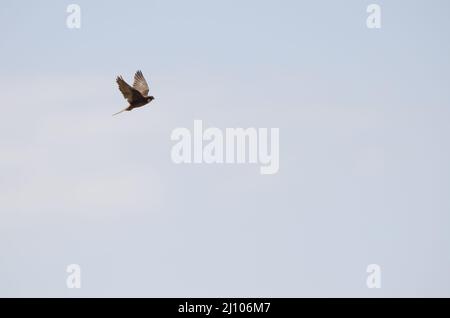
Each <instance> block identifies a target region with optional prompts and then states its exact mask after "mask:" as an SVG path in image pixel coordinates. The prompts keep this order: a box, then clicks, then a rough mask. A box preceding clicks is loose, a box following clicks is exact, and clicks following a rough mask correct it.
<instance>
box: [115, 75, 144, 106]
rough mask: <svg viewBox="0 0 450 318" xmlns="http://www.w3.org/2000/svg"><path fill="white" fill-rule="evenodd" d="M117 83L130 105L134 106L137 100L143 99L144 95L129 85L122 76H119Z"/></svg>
mask: <svg viewBox="0 0 450 318" xmlns="http://www.w3.org/2000/svg"><path fill="white" fill-rule="evenodd" d="M116 82H117V84H118V85H119V89H120V91H121V92H122V95H123V97H125V98H126V99H127V100H128V102H129V103H130V104H132V103H133V102H134V101H136V100H139V99H142V98H143V97H142V94H141V93H140V92H139V91H138V90H136V89H135V88H133V87H131V86H130V85H128V83H127V82H125V81H124V79H123V78H122V76H118V77H117V79H116Z"/></svg>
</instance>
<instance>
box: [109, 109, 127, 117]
mask: <svg viewBox="0 0 450 318" xmlns="http://www.w3.org/2000/svg"><path fill="white" fill-rule="evenodd" d="M127 108H128V107H127ZM127 108H124V109H122V110H121V111H120V112H117V113H115V114H112V115H113V116H115V115H118V114H120V113H121V112H124V111H126V110H127Z"/></svg>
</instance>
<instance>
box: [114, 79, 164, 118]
mask: <svg viewBox="0 0 450 318" xmlns="http://www.w3.org/2000/svg"><path fill="white" fill-rule="evenodd" d="M116 82H117V84H118V85H119V90H120V91H121V92H122V95H123V97H124V98H126V99H127V101H128V104H129V105H128V106H127V107H126V108H125V109H122V110H121V111H120V112H118V113H115V114H113V116H114V115H117V114H120V113H121V112H124V111H130V110H132V109H133V108H137V107H142V106H144V105H147V104H148V103H150V102H151V101H152V100H154V99H155V98H154V97H153V96H148V91H149V88H148V84H147V81H146V80H145V78H144V75H142V72H141V71H137V72H136V74H134V83H133V87H131V86H130V85H128V83H127V82H125V81H124V79H123V78H122V76H118V77H117V79H116Z"/></svg>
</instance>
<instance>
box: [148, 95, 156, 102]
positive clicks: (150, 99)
mask: <svg viewBox="0 0 450 318" xmlns="http://www.w3.org/2000/svg"><path fill="white" fill-rule="evenodd" d="M154 99H155V98H154V97H153V96H148V97H147V102H149V103H150V102H151V101H152V100H154Z"/></svg>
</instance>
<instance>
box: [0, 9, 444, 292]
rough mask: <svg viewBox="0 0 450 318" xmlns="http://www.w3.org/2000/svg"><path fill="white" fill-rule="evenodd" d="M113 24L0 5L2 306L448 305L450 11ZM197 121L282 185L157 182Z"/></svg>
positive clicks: (150, 12)
mask: <svg viewBox="0 0 450 318" xmlns="http://www.w3.org/2000/svg"><path fill="white" fill-rule="evenodd" d="M73 2H75V3H77V4H79V5H80V6H81V9H82V27H81V29H80V30H69V29H67V28H66V24H65V20H66V17H67V13H66V6H67V5H68V4H70V3H73ZM111 2H112V1H56V0H55V1H40V2H39V3H37V2H32V1H5V0H3V1H2V2H1V3H0V35H1V37H0V38H1V41H0V56H1V58H0V69H1V75H0V84H1V87H2V89H1V90H0V100H1V106H0V107H1V114H2V116H0V296H61V297H78V296H161V297H162V296H179V297H185V296H186V297H187V296H210V297H215V296H268V297H270V296H287V297H298V296H342V297H346V296H359V297H379V296H447V297H448V296H450V273H449V268H450V255H449V253H448V251H449V250H450V234H449V226H450V216H449V213H450V199H449V198H448V193H450V167H449V164H448V163H449V161H450V140H449V138H450V137H449V136H450V128H449V119H450V109H449V107H450V90H449V89H448V88H449V87H450V62H449V61H450V59H449V57H450V43H449V41H448V39H449V38H450V36H449V35H450V34H449V33H450V21H449V19H448V13H449V12H450V4H449V2H448V1H444V0H442V1H437V0H436V1H425V0H423V1H422V0H408V1H407V0H398V1H356V0H347V1H333V0H327V1H325V0H321V1H189V2H187V1H126V2H124V1H120V2H119V1H115V2H113V3H111ZM44 3H45V5H44ZM370 3H378V4H380V5H381V8H382V28H381V29H380V30H369V29H367V28H366V23H365V21H366V17H367V13H366V7H367V5H368V4H370ZM137 69H141V70H142V71H143V72H144V74H145V75H146V76H147V77H148V78H149V81H150V84H151V92H152V94H153V95H155V97H156V100H155V101H154V102H152V105H151V107H147V108H142V109H139V110H137V111H133V112H131V113H125V114H121V116H117V117H111V116H110V115H111V114H112V113H114V112H116V111H118V110H120V109H122V108H123V107H124V106H125V101H124V100H123V98H122V96H121V95H120V92H119V91H118V89H117V87H116V84H115V77H116V76H117V75H119V74H121V75H123V76H124V78H125V79H127V80H131V78H132V75H133V74H134V72H135V71H136V70H137ZM194 119H201V120H203V122H204V124H205V125H206V126H214V127H219V128H226V127H244V128H246V127H267V128H271V127H278V128H280V171H279V173H278V174H276V175H273V176H263V175H260V174H259V167H258V166H255V165H234V166H233V165H175V164H173V163H172V162H171V160H170V149H171V147H172V145H173V142H172V141H171V140H170V133H171V131H172V130H173V129H174V128H176V127H188V128H192V125H193V121H194ZM71 263H77V264H80V265H81V268H82V288H81V289H80V290H69V289H67V288H66V284H65V279H66V273H65V268H66V266H67V265H68V264H71ZM371 263H377V264H379V265H380V266H381V268H382V288H381V289H379V290H373V289H368V288H367V287H366V284H365V280H366V275H367V274H366V272H365V269H366V267H367V265H368V264H371Z"/></svg>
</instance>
